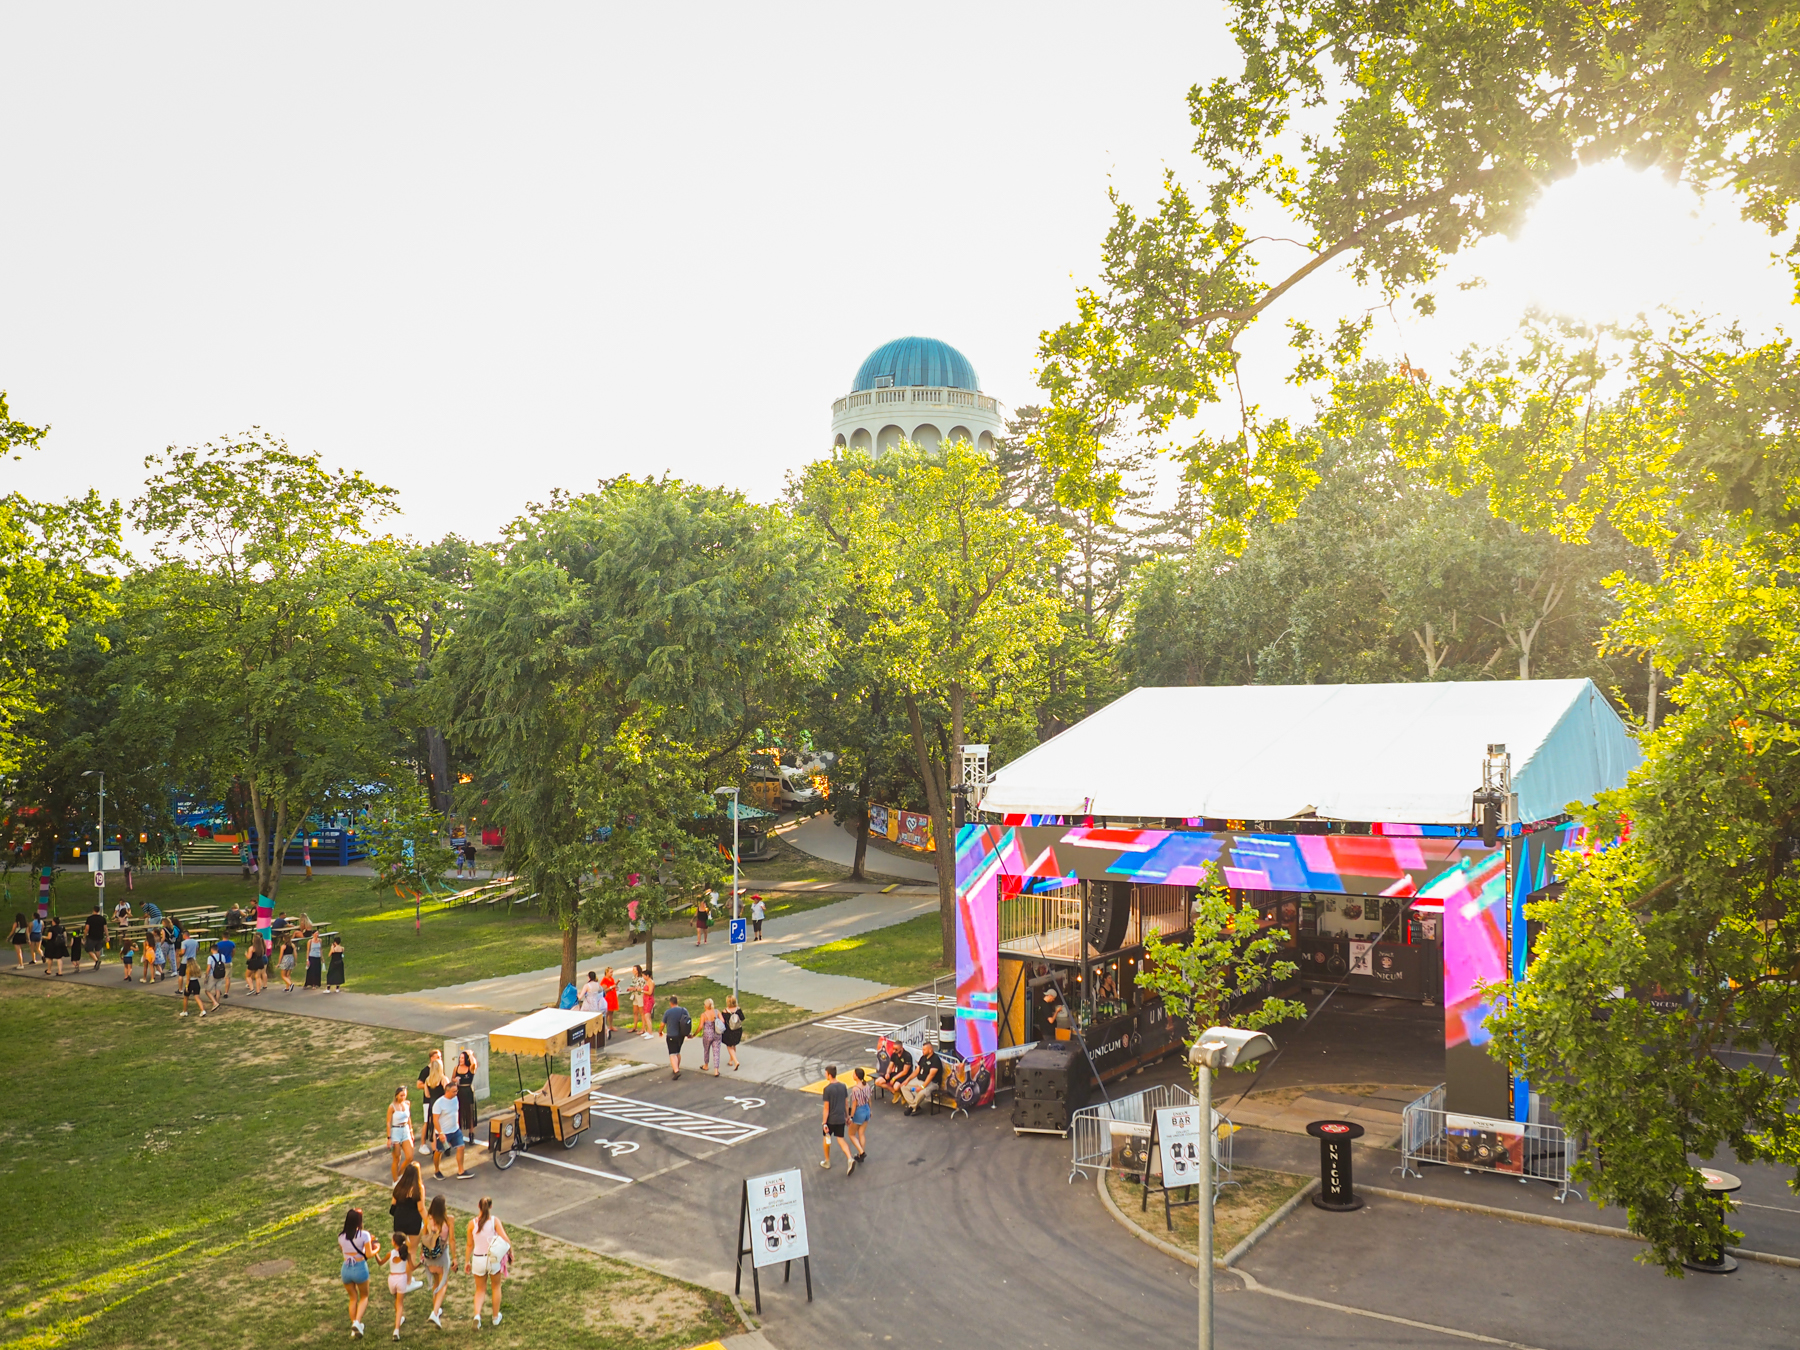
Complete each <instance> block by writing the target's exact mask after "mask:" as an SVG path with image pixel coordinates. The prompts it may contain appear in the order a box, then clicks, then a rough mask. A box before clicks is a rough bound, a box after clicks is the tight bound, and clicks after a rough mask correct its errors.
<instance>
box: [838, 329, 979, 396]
mask: <svg viewBox="0 0 1800 1350" xmlns="http://www.w3.org/2000/svg"><path fill="white" fill-rule="evenodd" d="M883 376H886V377H887V378H886V379H885V380H884V379H882V377H883ZM878 380H880V381H881V384H882V385H883V386H885V385H889V384H895V385H921V384H922V385H932V386H937V387H942V388H945V389H979V388H981V383H980V381H978V380H977V379H976V378H975V367H974V366H972V365H970V364H969V358H968V357H966V356H964V355H963V354H962V353H961V352H959V351H957V350H956V348H954V347H952V346H951V345H950V344H949V343H948V342H939V341H938V340H937V339H936V338H925V337H903V338H895V339H894V340H893V341H892V342H884V343H882V344H881V346H879V347H877V348H876V349H875V350H874V351H872V352H870V353H869V359H868V360H866V361H864V362H863V363H862V365H861V366H859V367H857V371H856V378H855V379H854V380H853V381H851V384H850V392H851V393H853V394H855V393H860V392H861V391H862V390H864V389H874V388H877V387H878V386H877V384H876V381H878Z"/></svg>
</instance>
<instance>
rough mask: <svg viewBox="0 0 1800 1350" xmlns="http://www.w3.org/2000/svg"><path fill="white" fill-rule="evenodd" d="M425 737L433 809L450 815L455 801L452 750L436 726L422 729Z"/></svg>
mask: <svg viewBox="0 0 1800 1350" xmlns="http://www.w3.org/2000/svg"><path fill="white" fill-rule="evenodd" d="M422 735H423V736H424V738H425V765H426V769H425V776H426V778H427V779H428V780H429V789H430V793H431V809H432V810H433V811H436V812H439V813H440V814H442V815H446V816H447V815H449V814H450V810H451V807H452V806H454V805H455V802H454V800H453V798H452V796H451V790H450V789H451V783H450V751H449V748H448V747H447V746H446V745H445V744H444V733H443V732H441V731H439V730H438V729H437V728H436V727H425V728H423V729H422Z"/></svg>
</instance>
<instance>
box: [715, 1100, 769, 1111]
mask: <svg viewBox="0 0 1800 1350" xmlns="http://www.w3.org/2000/svg"><path fill="white" fill-rule="evenodd" d="M725 1100H726V1101H728V1102H736V1103H737V1105H738V1109H739V1110H742V1111H754V1110H756V1108H757V1107H759V1106H767V1105H768V1103H767V1102H765V1101H764V1100H763V1099H762V1098H761V1097H727V1098H726V1099H725Z"/></svg>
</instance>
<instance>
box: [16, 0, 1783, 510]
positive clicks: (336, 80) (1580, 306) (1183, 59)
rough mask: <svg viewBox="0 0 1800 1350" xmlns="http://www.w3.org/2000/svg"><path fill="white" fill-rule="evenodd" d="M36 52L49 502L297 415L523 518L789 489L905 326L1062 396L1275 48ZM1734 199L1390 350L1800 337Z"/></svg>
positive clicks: (29, 360) (290, 11)
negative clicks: (637, 493) (1193, 167)
mask: <svg viewBox="0 0 1800 1350" xmlns="http://www.w3.org/2000/svg"><path fill="white" fill-rule="evenodd" d="M0 51H4V52H5V53H6V54H7V56H6V62H7V71H6V77H5V79H4V81H0V163H4V165H5V173H6V181H7V197H8V205H7V209H6V211H5V213H4V214H3V215H0V261H3V263H4V278H5V281H4V289H3V290H0V388H3V389H5V390H7V391H8V393H9V395H10V398H11V402H12V408H13V412H14V415H15V416H17V417H20V418H22V419H24V420H27V421H37V422H44V421H47V422H50V423H52V424H54V430H53V433H52V435H51V438H50V440H49V442H48V448H47V449H46V450H44V451H43V452H41V453H39V454H37V455H35V456H31V457H29V458H28V459H27V461H26V462H25V463H23V464H17V465H9V466H8V467H7V469H6V480H5V481H6V483H7V485H8V486H10V487H17V488H18V489H20V490H22V491H25V492H27V493H29V494H31V495H35V496H61V495H65V494H66V493H69V492H73V491H76V490H79V489H84V488H86V487H87V486H89V485H94V486H98V487H99V488H100V489H101V490H102V491H103V492H106V493H108V494H109V495H116V496H130V495H131V494H132V493H133V492H134V491H135V490H136V487H137V484H138V483H139V481H140V480H141V477H142V460H143V456H144V455H145V454H146V453H148V452H150V451H153V450H156V449H159V448H161V447H162V446H164V445H167V444H170V443H176V444H189V443H195V442H198V441H201V440H205V439H209V438H215V437H218V436H220V435H224V434H230V433H235V432H237V431H240V430H242V429H244V428H247V427H249V426H252V425H259V426H262V427H264V428H267V429H269V430H271V431H274V432H277V433H278V434H280V435H283V436H285V437H286V438H287V439H288V440H289V441H290V442H291V443H292V444H293V445H295V446H296V447H297V448H305V449H313V450H318V451H320V452H321V453H323V454H324V455H325V456H326V458H327V459H328V460H329V461H331V462H333V463H337V464H345V465H355V466H357V467H360V468H362V469H364V470H365V471H366V472H368V473H370V474H371V475H373V476H374V477H376V478H377V479H380V480H382V481H385V482H388V483H391V484H393V485H394V486H396V487H398V488H399V489H400V490H401V492H402V497H403V501H404V503H405V505H406V508H407V516H406V519H405V520H404V521H403V522H402V523H401V527H402V528H404V529H405V530H407V531H409V532H411V533H413V534H415V535H418V536H421V537H426V536H434V535H437V534H440V533H442V532H444V531H445V530H451V529H454V530H457V531H460V532H462V533H465V534H469V535H473V536H476V537H482V538H486V537H492V536H493V534H494V533H495V532H496V531H497V530H498V528H499V527H500V526H501V525H502V524H503V523H504V522H505V521H506V520H507V519H509V518H510V517H511V516H512V515H514V514H516V513H517V511H518V510H519V509H520V508H521V507H522V506H523V505H524V504H525V503H526V502H528V501H532V500H541V499H542V498H543V496H544V495H545V494H546V493H547V492H548V491H549V489H550V488H551V487H553V486H564V487H573V488H580V487H586V486H588V485H591V484H592V483H593V482H594V480H596V479H598V478H600V477H602V476H606V475H611V474H616V473H621V472H636V473H643V472H647V471H662V470H664V469H667V470H669V471H672V472H674V473H676V474H679V475H682V476H684V477H690V478H693V479H696V480H699V481H703V482H709V483H725V484H729V485H732V486H737V487H741V488H744V489H745V490H747V491H748V492H750V493H751V494H752V495H754V496H757V497H759V498H764V499H768V498H772V497H774V496H775V495H776V494H777V493H778V492H779V490H780V486H781V483H782V479H783V476H784V475H785V473H786V472H787V471H789V470H791V469H793V468H796V467H797V466H799V465H801V464H803V463H805V462H806V461H807V460H809V459H811V458H814V457H815V456H817V455H818V454H820V453H823V452H824V450H825V448H826V446H827V444H828V441H829V421H830V403H831V400H832V399H833V398H835V397H837V396H838V395H840V394H842V393H844V392H845V391H846V390H847V389H848V387H849V382H850V377H851V375H852V373H853V372H854V371H855V369H856V367H857V365H858V363H859V362H860V361H861V359H862V357H863V356H864V355H865V354H866V353H867V352H868V351H869V350H870V349H871V348H873V347H875V346H877V345H878V344H879V343H881V342H883V341H885V340H887V339H888V338H891V337H896V336H900V335H903V334H907V333H924V334H929V335H933V336H937V337H941V338H943V339H945V340H946V341H949V342H951V343H953V344H954V345H955V346H957V347H959V348H960V349H961V350H962V351H963V352H964V353H965V354H966V355H967V356H968V357H969V358H970V359H971V360H972V361H973V362H974V364H975V367H976V369H977V370H978V371H979V372H980V374H981V379H982V384H983V387H984V388H985V389H986V391H987V392H988V393H990V394H994V395H997V396H998V397H999V398H1000V399H1002V400H1003V401H1004V402H1005V403H1007V404H1008V405H1016V404H1019V403H1024V402H1030V401H1032V400H1033V399H1034V388H1033V380H1032V368H1033V365H1034V359H1033V356H1034V351H1035V348H1036V341H1037V334H1038V332H1039V330H1040V329H1042V328H1044V327H1047V326H1049V325H1051V324H1053V323H1056V322H1059V321H1060V320H1061V319H1063V318H1064V317H1065V316H1066V315H1067V314H1068V313H1069V311H1070V305H1071V295H1072V291H1073V287H1074V285H1075V282H1076V280H1081V279H1085V278H1087V277H1089V276H1090V275H1091V274H1092V270H1093V267H1094V265H1095V262H1096V261H1097V257H1098V251H1099V243H1100V239H1101V235H1102V233H1103V232H1104V229H1105V227H1106V223H1107V217H1108V206H1107V201H1106V195H1105V193H1106V188H1107V185H1108V181H1109V175H1110V176H1111V181H1113V182H1116V183H1117V184H1118V185H1119V186H1120V187H1121V188H1122V189H1123V190H1124V191H1125V192H1126V193H1127V195H1128V196H1130V197H1131V198H1133V199H1134V200H1136V201H1138V202H1140V203H1145V204H1147V203H1148V202H1149V201H1150V200H1151V198H1152V197H1153V195H1154V191H1155V187H1156V183H1157V180H1158V176H1159V174H1160V172H1161V169H1162V166H1163V165H1164V164H1165V163H1170V164H1174V165H1176V166H1178V167H1180V168H1182V169H1183V170H1184V171H1185V169H1186V163H1187V159H1188V155H1187V150H1188V145H1189V139H1190V137H1189V128H1188V126H1187V123H1186V116H1185V108H1184V102H1183V100H1184V96H1185V93H1186V91H1187V89H1188V87H1189V86H1190V85H1192V84H1194V83H1195V82H1198V81H1205V80H1210V79H1211V78H1213V77H1214V76H1216V75H1219V74H1223V73H1227V72H1228V71H1229V70H1230V69H1231V68H1232V66H1233V57H1234V52H1233V50H1232V48H1231V47H1230V45H1229V42H1228V40H1227V38H1226V35H1225V32H1224V29H1223V25H1222V22H1221V21H1220V18H1219V13H1218V11H1217V10H1216V8H1214V7H1212V6H1210V5H1205V4H1198V5H1196V4H1131V5H1119V6H1093V5H1053V4H1047V3H1037V4H1031V5H1024V4H1019V5H968V4H963V5H945V6H933V5H930V4H914V5H910V6H908V7H907V8H906V9H905V11H904V12H903V13H897V12H896V11H893V10H891V9H889V10H876V9H870V8H854V9H853V8H851V7H847V6H835V5H834V6H827V5H818V6H808V5H802V4H795V3H788V4H783V5H779V6H762V7H743V6H724V5H700V6H687V7H684V8H682V9H680V10H676V9H673V8H671V9H668V10H663V9H660V8H658V7H650V6H634V7H629V8H628V7H625V6H595V5H584V6H567V7H559V6H554V5H538V6H532V7H530V8H528V9H525V8H502V7H486V6H484V7H475V6H467V5H432V6H425V5H410V6H402V5H386V6H369V5H356V6H333V5H322V4H315V5H310V6H306V7H275V6H244V5H239V4H229V5H225V4H221V5H216V6H201V5H195V4H187V5H182V4H169V5H161V6H141V5H129V6H127V5H114V6H111V7H107V6H100V5H82V6H73V5H56V4H48V3H39V4H36V5H24V4H17V5H11V6H8V7H6V8H5V9H3V10H0ZM1692 210H1693V207H1692V203H1691V202H1689V201H1687V200H1686V199H1685V198H1683V197H1682V196H1680V195H1679V194H1677V193H1674V192H1673V191H1671V190H1669V189H1666V188H1664V187H1662V186H1661V185H1660V184H1658V183H1656V182H1654V181H1653V180H1651V181H1646V180H1641V179H1636V178H1634V177H1633V176H1631V175H1629V174H1625V173H1623V172H1622V171H1616V170H1599V171H1592V172H1588V173H1584V174H1582V175H1581V176H1579V177H1578V178H1577V179H1576V180H1574V181H1572V182H1571V183H1569V184H1566V185H1563V186H1561V187H1559V188H1558V189H1556V190H1555V191H1554V192H1553V194H1552V196H1551V198H1550V199H1548V200H1547V201H1546V203H1545V204H1544V206H1543V207H1542V208H1541V210H1540V212H1539V215H1538V217H1537V218H1535V219H1534V221H1533V223H1532V225H1531V226H1530V227H1529V228H1528V229H1527V231H1526V232H1525V234H1524V236H1523V237H1522V238H1521V239H1520V240H1519V241H1517V242H1507V241H1500V242H1498V243H1496V244H1493V245H1490V246H1487V247H1485V248H1484V249H1483V250H1481V251H1480V252H1479V254H1478V255H1477V256H1476V257H1475V258H1474V259H1472V260H1471V262H1470V263H1469V264H1466V265H1462V267H1461V271H1460V272H1459V275H1462V274H1466V273H1467V272H1468V270H1469V269H1470V268H1471V267H1473V268H1475V269H1476V270H1479V271H1480V272H1481V273H1482V274H1483V275H1485V276H1486V277H1487V278H1488V279H1489V282H1490V284H1489V286H1488V288H1487V289H1486V290H1483V291H1479V292H1470V293H1466V294H1460V295H1452V296H1451V297H1450V298H1449V301H1448V303H1447V306H1446V313H1445V315H1444V317H1443V318H1442V319H1441V320H1439V321H1437V322H1434V323H1432V324H1430V325H1418V324H1412V325H1410V326H1409V327H1408V329H1407V330H1406V332H1405V333H1404V334H1399V333H1394V332H1393V331H1392V326H1391V325H1390V326H1389V330H1390V337H1389V339H1388V340H1389V341H1394V342H1397V341H1400V340H1404V341H1406V343H1407V346H1408V351H1409V354H1410V355H1411V356H1412V357H1413V359H1414V361H1415V362H1416V363H1418V364H1421V365H1425V366H1426V367H1427V368H1428V369H1432V370H1433V372H1434V373H1436V369H1437V368H1438V367H1439V366H1441V365H1442V364H1443V363H1444V361H1445V360H1447V357H1448V353H1449V351H1451V350H1452V349H1454V348H1455V347H1458V346H1460V345H1462V344H1463V343H1464V342H1467V341H1471V340H1478V339H1491V338H1494V337H1498V336H1501V335H1503V334H1504V333H1505V332H1506V331H1508V330H1510V328H1511V327H1512V326H1513V324H1514V323H1515V322H1516V320H1517V317H1518V314H1519V313H1520V311H1521V310H1522V309H1523V307H1524V305H1525V304H1526V303H1527V302H1528V301H1529V300H1532V299H1536V300H1539V301H1541V302H1543V303H1548V304H1551V305H1553V306H1557V307H1561V308H1566V309H1573V310H1576V311H1579V312H1589V313H1595V314H1600V313H1631V312H1633V311H1635V310H1638V309H1641V308H1645V307H1647V306H1652V305H1655V304H1658V303H1664V302H1674V303H1680V304H1686V305H1690V306H1699V307H1703V308H1707V309H1717V310H1724V311H1727V312H1733V313H1739V314H1743V315H1745V316H1747V317H1749V318H1751V319H1752V320H1754V321H1755V322H1757V323H1759V324H1766V323H1769V322H1772V321H1775V320H1776V319H1777V318H1779V316H1780V315H1781V313H1782V311H1783V310H1785V308H1786V305H1787V301H1788V287H1787V283H1786V281H1785V275H1784V274H1783V273H1780V272H1778V271H1776V270H1775V269H1773V268H1771V267H1770V266H1769V264H1768V262H1767V258H1768V253H1769V244H1768V242H1767V241H1766V240H1765V239H1763V238H1762V237H1761V236H1760V235H1759V234H1758V233H1757V232H1755V231H1753V230H1750V229H1748V228H1746V227H1743V226H1741V225H1739V224H1737V223H1736V222H1735V220H1734V219H1733V218H1732V217H1731V214H1730V212H1729V210H1728V209H1726V210H1719V211H1713V212H1709V213H1708V214H1706V215H1705V216H1704V217H1696V216H1693V215H1692V214H1690V213H1691V212H1692ZM1072 277H1073V278H1074V279H1075V280H1072V279H1071V278H1072ZM1342 299H1343V297H1342V295H1341V294H1340V295H1336V296H1334V295H1332V294H1330V292H1329V288H1322V289H1321V290H1320V291H1319V292H1317V298H1316V299H1313V298H1309V299H1307V300H1305V301H1303V302H1302V303H1305V304H1308V305H1311V306H1316V307H1317V309H1318V312H1319V313H1321V314H1325V313H1330V312H1332V310H1333V307H1334V305H1335V304H1337V303H1339V302H1340V301H1341V300H1342ZM1277 317H1279V316H1277ZM1271 337H1272V338H1276V339H1278V337H1279V335H1278V334H1276V333H1271ZM1433 363H1436V364H1435V365H1434V364H1433ZM1267 392H1268V393H1269V397H1267V398H1266V399H1265V401H1266V402H1268V403H1271V404H1276V403H1278V402H1279V401H1280V396H1279V395H1278V394H1277V393H1276V392H1275V391H1267Z"/></svg>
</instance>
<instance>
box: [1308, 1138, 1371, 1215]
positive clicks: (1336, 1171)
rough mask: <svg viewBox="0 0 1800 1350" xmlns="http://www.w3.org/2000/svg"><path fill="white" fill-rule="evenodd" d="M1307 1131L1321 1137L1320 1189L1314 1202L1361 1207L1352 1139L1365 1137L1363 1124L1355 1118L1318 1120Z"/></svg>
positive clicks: (1322, 1205)
mask: <svg viewBox="0 0 1800 1350" xmlns="http://www.w3.org/2000/svg"><path fill="white" fill-rule="evenodd" d="M1306 1132H1307V1133H1308V1134H1310V1135H1311V1136H1312V1137H1313V1138H1314V1139H1317V1140H1318V1141H1319V1193H1318V1194H1317V1195H1315V1196H1313V1198H1312V1202H1313V1203H1314V1204H1315V1205H1317V1206H1318V1207H1319V1208H1320V1209H1330V1210H1336V1211H1338V1212H1339V1213H1343V1212H1346V1211H1349V1210H1352V1209H1361V1208H1362V1203H1363V1202H1362V1201H1361V1200H1359V1199H1357V1197H1356V1187H1355V1185H1354V1184H1353V1183H1352V1181H1351V1176H1350V1141H1351V1140H1353V1139H1360V1138H1361V1137H1362V1132H1363V1127H1362V1126H1360V1125H1358V1124H1357V1123H1356V1122H1355V1121H1353V1120H1315V1121H1313V1123H1312V1124H1310V1125H1308V1126H1307V1127H1306Z"/></svg>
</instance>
